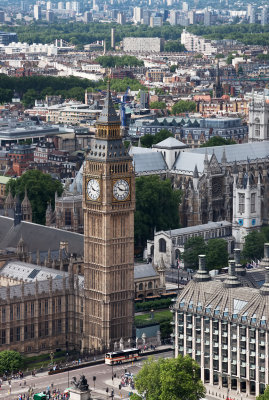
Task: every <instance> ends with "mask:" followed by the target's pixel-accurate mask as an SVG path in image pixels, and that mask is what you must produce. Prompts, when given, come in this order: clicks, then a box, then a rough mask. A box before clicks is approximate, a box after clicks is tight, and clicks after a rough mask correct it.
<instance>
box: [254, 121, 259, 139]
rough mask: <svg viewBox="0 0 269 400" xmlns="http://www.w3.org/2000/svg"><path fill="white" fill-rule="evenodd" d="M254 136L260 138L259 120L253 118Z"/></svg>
mask: <svg viewBox="0 0 269 400" xmlns="http://www.w3.org/2000/svg"><path fill="white" fill-rule="evenodd" d="M254 134H255V136H260V119H259V118H255V120H254Z"/></svg>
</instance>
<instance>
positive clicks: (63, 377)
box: [0, 350, 173, 400]
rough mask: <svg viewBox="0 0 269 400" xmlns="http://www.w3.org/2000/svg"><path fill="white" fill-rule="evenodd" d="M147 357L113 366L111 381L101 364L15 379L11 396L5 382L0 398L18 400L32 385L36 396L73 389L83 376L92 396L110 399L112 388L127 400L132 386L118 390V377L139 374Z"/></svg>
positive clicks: (109, 372)
mask: <svg viewBox="0 0 269 400" xmlns="http://www.w3.org/2000/svg"><path fill="white" fill-rule="evenodd" d="M172 356H173V352H172V351H171V350H170V351H166V352H164V353H161V354H155V357H156V358H159V357H172ZM146 357H147V356H144V357H143V355H142V357H141V360H139V361H138V362H135V363H133V365H132V364H131V363H126V364H123V365H117V366H114V367H113V374H116V378H115V379H113V380H112V367H111V366H109V365H106V364H101V365H93V366H89V367H85V368H81V369H79V370H75V371H70V372H63V373H59V374H56V375H52V376H49V375H48V372H42V373H39V374H37V375H36V376H35V377H33V376H29V377H26V378H25V379H22V380H12V381H11V394H9V393H8V391H9V385H8V382H7V381H5V382H3V385H2V388H1V391H0V399H10V400H11V399H12V400H14V399H17V397H18V396H19V394H23V393H28V390H29V387H30V386H31V387H32V388H33V389H34V393H39V392H42V391H43V390H46V389H47V388H48V387H49V388H50V389H52V388H54V389H56V388H57V389H58V388H59V389H61V390H62V391H63V390H64V389H66V388H68V387H70V386H71V380H72V379H73V377H74V376H76V377H77V378H79V376H80V375H82V374H84V375H85V377H86V379H87V380H88V384H89V386H90V388H91V389H92V390H93V391H92V395H93V398H94V399H98V400H105V399H108V394H110V393H111V389H114V398H115V399H128V393H129V391H130V388H129V387H125V388H122V389H121V390H119V383H120V379H119V377H120V376H121V375H122V374H124V373H125V369H126V370H127V371H128V372H131V373H132V374H133V375H135V374H137V372H138V371H139V370H140V368H141V367H142V365H143V359H146ZM94 376H95V377H96V380H95V388H94V380H93V377H94ZM24 381H26V385H25V386H24ZM106 388H108V389H109V393H108V394H107V392H106Z"/></svg>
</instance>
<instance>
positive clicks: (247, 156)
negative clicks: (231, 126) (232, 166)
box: [184, 140, 269, 172]
mask: <svg viewBox="0 0 269 400" xmlns="http://www.w3.org/2000/svg"><path fill="white" fill-rule="evenodd" d="M224 149H225V153H226V158H227V162H228V163H230V162H234V161H247V160H257V159H261V158H268V156H269V141H268V140H265V141H262V142H251V143H242V144H231V145H226V146H213V147H200V148H197V149H191V150H190V151H188V153H189V154H192V155H194V154H205V153H206V152H207V153H208V155H212V154H213V153H215V155H216V157H217V160H218V162H219V163H220V162H221V158H222V155H223V150H224ZM184 154H186V153H184ZM198 171H199V167H198ZM199 172H200V171H199Z"/></svg>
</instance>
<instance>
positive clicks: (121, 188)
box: [113, 179, 130, 201]
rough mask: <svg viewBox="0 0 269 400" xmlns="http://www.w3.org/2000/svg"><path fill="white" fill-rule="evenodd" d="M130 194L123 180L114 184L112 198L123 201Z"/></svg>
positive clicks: (126, 183) (127, 185) (127, 184)
mask: <svg viewBox="0 0 269 400" xmlns="http://www.w3.org/2000/svg"><path fill="white" fill-rule="evenodd" d="M129 193H130V187H129V183H128V182H127V181H126V180H124V179H119V180H118V181H116V182H115V183H114V186H113V196H114V197H115V199H117V200H120V201H124V200H126V199H127V197H128V195H129Z"/></svg>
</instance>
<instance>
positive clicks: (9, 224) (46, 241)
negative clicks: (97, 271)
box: [0, 216, 84, 256]
mask: <svg viewBox="0 0 269 400" xmlns="http://www.w3.org/2000/svg"><path fill="white" fill-rule="evenodd" d="M20 238H22V239H23V241H24V243H25V245H26V246H27V249H28V251H31V252H35V251H36V250H37V249H39V250H40V251H47V250H48V249H51V250H57V249H59V247H60V242H62V241H63V242H68V250H69V252H70V253H76V254H77V255H81V256H82V255H83V253H84V250H83V238H84V237H83V235H81V234H79V233H75V232H68V231H65V230H62V229H57V228H53V227H49V226H44V225H39V224H34V223H32V222H26V221H22V222H21V223H20V224H18V225H16V226H14V220H13V218H8V217H4V216H0V249H6V248H16V247H17V245H18V242H19V240H20Z"/></svg>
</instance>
